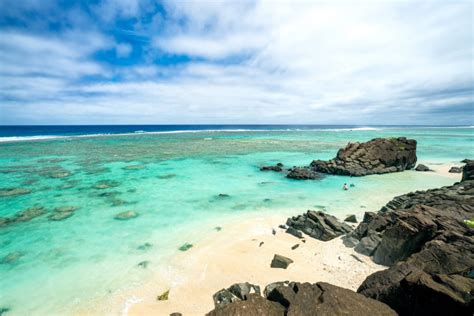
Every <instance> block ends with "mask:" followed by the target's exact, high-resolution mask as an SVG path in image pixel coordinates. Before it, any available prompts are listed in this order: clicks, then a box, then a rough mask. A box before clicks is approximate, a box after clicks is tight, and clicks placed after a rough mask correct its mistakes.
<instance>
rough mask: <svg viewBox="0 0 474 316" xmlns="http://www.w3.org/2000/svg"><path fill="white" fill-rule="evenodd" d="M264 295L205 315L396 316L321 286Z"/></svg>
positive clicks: (282, 287)
mask: <svg viewBox="0 0 474 316" xmlns="http://www.w3.org/2000/svg"><path fill="white" fill-rule="evenodd" d="M265 295H266V299H265V298H263V297H261V296H258V295H256V294H251V295H250V296H249V298H248V300H246V301H236V302H233V303H231V304H227V305H226V306H225V307H223V308H216V309H215V310H214V311H212V312H210V313H209V314H208V315H241V316H244V315H288V316H304V315H318V316H333V315H334V316H342V315H351V316H366V315H371V316H382V315H383V316H391V315H397V314H396V313H395V312H394V311H393V310H392V309H391V308H390V307H388V306H387V305H385V304H383V303H381V302H378V301H376V300H373V299H370V298H367V297H365V296H363V295H361V294H358V293H355V292H353V291H351V290H347V289H344V288H341V287H338V286H334V285H331V284H328V283H323V282H319V283H316V284H310V283H295V282H291V283H288V282H276V283H272V284H269V285H268V286H267V287H266V288H265Z"/></svg>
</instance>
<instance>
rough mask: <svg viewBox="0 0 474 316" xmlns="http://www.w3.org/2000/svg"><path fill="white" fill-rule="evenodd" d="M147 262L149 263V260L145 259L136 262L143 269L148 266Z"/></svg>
mask: <svg viewBox="0 0 474 316" xmlns="http://www.w3.org/2000/svg"><path fill="white" fill-rule="evenodd" d="M148 264H150V261H148V260H145V261H142V262H140V263H138V266H139V267H142V268H143V269H146V268H147V267H148Z"/></svg>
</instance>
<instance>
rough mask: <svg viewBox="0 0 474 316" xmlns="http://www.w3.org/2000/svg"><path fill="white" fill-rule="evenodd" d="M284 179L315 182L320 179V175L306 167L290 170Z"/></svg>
mask: <svg viewBox="0 0 474 316" xmlns="http://www.w3.org/2000/svg"><path fill="white" fill-rule="evenodd" d="M286 177H287V178H290V179H296V180H317V179H321V178H322V176H321V174H319V173H317V172H315V171H314V170H313V169H311V168H308V167H302V168H300V167H294V168H291V169H290V170H289V172H288V174H287V175H286Z"/></svg>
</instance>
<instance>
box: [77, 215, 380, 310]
mask: <svg viewBox="0 0 474 316" xmlns="http://www.w3.org/2000/svg"><path fill="white" fill-rule="evenodd" d="M286 218H287V217H286V216H278V215H273V216H253V217H248V218H245V219H243V220H242V219H241V220H235V221H233V222H229V223H226V224H225V225H223V226H222V230H220V231H214V232H212V233H209V234H208V235H207V236H206V237H205V238H204V239H203V240H201V241H200V242H199V243H198V244H196V245H194V246H193V247H192V248H190V249H189V250H188V251H185V252H180V253H177V254H176V255H175V256H173V257H172V259H171V260H170V263H169V265H168V266H167V267H162V269H160V271H159V272H158V273H156V274H154V275H152V276H151V277H150V279H149V281H147V282H146V283H145V284H143V285H141V286H139V287H137V288H135V289H133V290H131V291H126V293H122V294H121V295H118V296H116V297H114V298H113V299H111V300H110V301H108V302H106V303H105V304H104V306H102V307H105V310H103V311H100V312H98V313H104V312H105V313H115V314H117V313H118V314H120V315H149V314H153V313H155V314H160V315H161V314H163V315H165V314H171V313H173V312H180V313H183V315H203V314H206V313H207V312H209V311H211V310H212V309H213V308H214V304H213V301H212V295H213V294H214V293H215V292H217V291H219V290H220V289H222V288H225V287H228V286H229V285H230V284H233V283H238V282H242V280H245V281H248V282H250V283H254V284H259V285H262V286H263V285H265V284H268V283H271V282H276V281H285V280H292V281H301V282H319V281H325V282H330V283H332V284H334V285H338V286H341V287H344V288H348V289H352V290H356V289H357V287H358V286H359V285H360V284H361V283H362V281H363V280H364V279H365V278H366V277H367V276H368V275H370V274H372V273H374V272H376V271H380V270H383V269H385V268H386V267H384V266H381V265H377V264H375V263H373V262H372V260H371V259H370V258H369V257H366V256H363V255H361V254H358V253H357V252H355V251H354V249H353V248H348V247H346V246H344V245H343V243H342V240H341V238H340V237H339V238H335V239H333V240H331V241H328V242H323V241H319V240H316V239H313V238H311V237H306V238H304V239H305V240H306V242H305V243H304V242H302V241H301V240H299V239H298V238H296V237H294V236H292V235H290V234H287V233H285V232H284V230H283V229H281V228H278V225H280V224H284V223H285V222H286ZM272 229H275V231H276V234H275V235H273V233H272ZM261 242H263V245H261V246H260V244H261ZM296 244H299V247H298V248H296V249H294V250H292V249H291V248H292V246H294V245H296ZM274 254H280V255H283V256H287V257H289V258H291V259H292V260H293V261H294V263H292V264H291V265H290V266H289V267H288V268H287V269H286V270H285V269H275V268H271V267H270V262H271V260H272V258H273V256H274ZM167 290H169V299H168V300H165V301H158V300H157V299H156V298H157V296H158V295H161V294H163V293H164V292H166V291H167ZM262 290H263V289H262ZM111 309H113V310H111ZM83 314H90V311H88V312H85V311H82V312H81V311H78V313H77V315H83Z"/></svg>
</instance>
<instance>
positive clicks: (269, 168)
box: [260, 162, 283, 172]
mask: <svg viewBox="0 0 474 316" xmlns="http://www.w3.org/2000/svg"><path fill="white" fill-rule="evenodd" d="M260 171H276V172H281V171H283V164H282V163H281V162H279V163H277V164H276V165H275V166H263V167H261V168H260Z"/></svg>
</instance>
